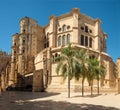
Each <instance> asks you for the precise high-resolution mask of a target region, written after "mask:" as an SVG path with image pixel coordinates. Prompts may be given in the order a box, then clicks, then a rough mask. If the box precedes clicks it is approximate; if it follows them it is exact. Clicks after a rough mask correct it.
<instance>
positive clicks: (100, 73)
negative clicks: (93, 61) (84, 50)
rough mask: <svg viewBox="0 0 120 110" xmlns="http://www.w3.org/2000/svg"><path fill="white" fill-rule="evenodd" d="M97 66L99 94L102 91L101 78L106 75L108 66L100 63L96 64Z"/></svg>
mask: <svg viewBox="0 0 120 110" xmlns="http://www.w3.org/2000/svg"><path fill="white" fill-rule="evenodd" d="M96 66H97V68H96V75H95V76H96V79H97V87H98V89H97V90H98V95H99V92H100V87H99V82H100V79H101V78H104V77H105V75H106V68H105V66H104V65H102V64H100V65H96Z"/></svg>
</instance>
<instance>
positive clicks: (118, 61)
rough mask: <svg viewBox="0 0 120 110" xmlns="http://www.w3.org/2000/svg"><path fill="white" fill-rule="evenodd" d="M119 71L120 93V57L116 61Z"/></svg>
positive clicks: (119, 84)
mask: <svg viewBox="0 0 120 110" xmlns="http://www.w3.org/2000/svg"><path fill="white" fill-rule="evenodd" d="M116 65H117V72H118V92H119V93H120V58H118V59H117V61H116Z"/></svg>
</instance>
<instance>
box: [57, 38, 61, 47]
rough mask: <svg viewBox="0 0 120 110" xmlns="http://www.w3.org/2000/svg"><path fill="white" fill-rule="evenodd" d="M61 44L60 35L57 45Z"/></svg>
mask: <svg viewBox="0 0 120 110" xmlns="http://www.w3.org/2000/svg"><path fill="white" fill-rule="evenodd" d="M60 45H61V36H59V37H58V46H60Z"/></svg>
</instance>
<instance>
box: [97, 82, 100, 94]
mask: <svg viewBox="0 0 120 110" xmlns="http://www.w3.org/2000/svg"><path fill="white" fill-rule="evenodd" d="M97 85H98V95H99V94H100V87H99V80H98V84H97Z"/></svg>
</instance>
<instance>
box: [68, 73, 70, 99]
mask: <svg viewBox="0 0 120 110" xmlns="http://www.w3.org/2000/svg"><path fill="white" fill-rule="evenodd" d="M68 98H70V76H69V75H68Z"/></svg>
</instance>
